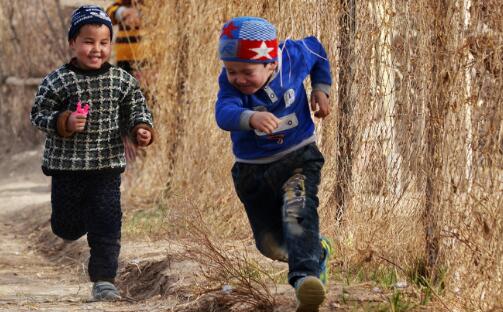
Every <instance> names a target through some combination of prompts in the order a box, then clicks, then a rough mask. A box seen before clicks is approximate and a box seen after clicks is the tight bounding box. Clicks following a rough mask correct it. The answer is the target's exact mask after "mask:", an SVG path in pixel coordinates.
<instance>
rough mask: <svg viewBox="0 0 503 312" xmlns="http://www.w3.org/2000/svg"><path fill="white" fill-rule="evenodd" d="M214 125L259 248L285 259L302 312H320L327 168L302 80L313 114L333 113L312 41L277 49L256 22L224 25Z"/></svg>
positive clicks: (327, 80) (320, 54) (262, 23)
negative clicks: (321, 203) (226, 142)
mask: <svg viewBox="0 0 503 312" xmlns="http://www.w3.org/2000/svg"><path fill="white" fill-rule="evenodd" d="M219 54H220V59H221V60H222V61H223V64H224V68H223V70H222V72H221V74H220V77H219V85H220V90H219V92H218V98H217V102H216V120H217V123H218V125H219V127H220V128H222V129H223V130H227V131H230V134H231V140H232V147H233V152H234V156H235V159H236V162H235V164H234V166H233V168H232V177H233V179H234V186H235V189H236V192H237V195H238V197H239V199H240V200H241V202H242V203H243V204H244V207H245V210H246V213H247V215H248V219H249V221H250V225H251V228H252V231H253V236H254V238H255V242H256V245H257V248H258V249H259V251H260V252H261V253H262V254H264V255H265V256H267V257H269V258H271V259H275V260H281V261H288V265H289V273H288V282H289V283H290V284H291V285H292V286H293V287H294V288H295V293H296V296H297V301H298V308H297V311H318V309H319V306H320V305H321V303H322V302H323V301H324V299H325V287H326V284H327V262H328V259H329V257H330V253H331V246H330V243H329V241H328V240H327V239H326V238H324V237H320V233H319V220H318V213H317V208H318V196H317V193H318V185H319V183H320V171H321V168H322V166H323V163H324V158H323V155H322V154H321V153H320V151H319V150H318V148H317V147H316V143H315V141H316V138H315V134H314V123H313V121H312V118H311V114H310V111H309V103H308V100H307V96H306V91H305V89H304V85H303V82H304V80H305V79H306V77H307V76H310V77H311V83H312V87H313V92H312V94H311V109H312V110H313V111H315V114H314V115H315V116H316V117H318V118H324V117H326V116H328V114H329V112H330V106H329V101H328V92H329V90H330V85H331V83H332V79H331V75H330V65H329V62H328V59H327V56H326V53H325V50H324V48H323V46H322V45H321V43H320V42H319V41H318V40H317V39H316V38H314V37H307V38H304V39H303V40H288V41H286V42H284V43H282V44H280V45H279V47H278V42H277V38H276V29H275V27H274V26H273V25H272V24H271V23H269V22H268V21H266V20H264V19H262V18H257V17H237V18H234V19H231V20H230V21H228V22H227V23H225V25H224V26H223V29H222V32H221V35H220V42H219Z"/></svg>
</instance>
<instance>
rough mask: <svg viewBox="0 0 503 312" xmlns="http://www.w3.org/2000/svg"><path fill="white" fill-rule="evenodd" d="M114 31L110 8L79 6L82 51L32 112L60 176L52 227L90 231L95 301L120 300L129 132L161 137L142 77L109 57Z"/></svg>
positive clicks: (72, 32)
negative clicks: (125, 144) (123, 179)
mask: <svg viewBox="0 0 503 312" xmlns="http://www.w3.org/2000/svg"><path fill="white" fill-rule="evenodd" d="M112 35H113V34H112V23H111V20H110V18H109V17H108V16H107V14H106V13H105V12H104V11H103V9H101V8H99V7H97V6H82V7H80V8H78V9H77V10H75V11H74V12H73V15H72V20H71V26H70V29H69V32H68V42H69V46H70V48H71V50H72V52H73V54H74V57H73V58H72V59H71V60H70V62H69V63H68V64H65V65H63V66H61V67H59V68H58V69H56V70H55V71H53V72H52V73H50V74H49V75H47V76H46V77H45V78H44V79H43V81H42V83H41V85H40V86H39V88H38V92H37V95H36V97H35V103H34V104H33V107H32V110H31V116H30V117H31V122H32V123H33V125H35V126H36V127H38V128H39V129H40V130H42V131H44V132H45V133H46V140H45V149H44V155H43V160H42V170H43V172H44V174H46V175H49V176H52V187H51V203H52V214H51V227H52V231H53V232H54V233H55V234H56V235H58V236H59V237H61V238H63V239H64V240H77V239H78V238H80V237H82V236H83V235H85V234H87V241H88V244H89V247H90V254H91V255H90V258H89V265H88V273H89V277H90V280H91V281H92V282H93V283H94V284H93V289H92V296H93V298H94V299H95V300H117V299H120V295H119V292H118V290H117V288H116V287H115V285H114V278H115V276H116V272H117V266H118V257H119V251H120V237H121V218H122V211H121V204H120V183H121V177H120V175H121V173H122V172H123V171H124V169H125V167H126V159H125V155H124V147H123V143H122V140H121V133H122V132H123V131H126V132H127V133H129V134H130V136H131V138H132V140H133V141H134V142H135V144H137V145H138V146H147V145H149V144H151V143H152V140H153V123H152V115H151V113H150V111H149V110H148V108H147V106H146V102H145V98H144V96H143V94H142V92H141V91H140V88H139V85H138V82H137V81H136V79H135V78H134V77H133V76H131V75H130V74H129V73H127V72H126V71H124V70H122V69H120V68H118V67H114V66H112V65H110V64H109V63H108V62H107V60H108V58H109V56H110V51H111V42H112Z"/></svg>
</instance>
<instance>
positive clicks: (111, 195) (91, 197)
mask: <svg viewBox="0 0 503 312" xmlns="http://www.w3.org/2000/svg"><path fill="white" fill-rule="evenodd" d="M120 184H121V177H120V174H108V173H107V174H75V173H68V174H58V175H55V176H53V177H52V192H51V202H52V214H51V227H52V231H53V232H54V234H56V235H57V236H59V237H61V238H63V239H66V240H77V239H79V238H80V237H82V236H83V235H85V234H87V242H88V244H89V247H90V252H91V257H90V258H89V266H88V273H89V277H90V279H91V281H92V282H96V281H111V282H113V280H114V278H115V276H116V273H117V266H118V258H119V252H120V236H121V224H122V221H121V220H122V211H121V203H120Z"/></svg>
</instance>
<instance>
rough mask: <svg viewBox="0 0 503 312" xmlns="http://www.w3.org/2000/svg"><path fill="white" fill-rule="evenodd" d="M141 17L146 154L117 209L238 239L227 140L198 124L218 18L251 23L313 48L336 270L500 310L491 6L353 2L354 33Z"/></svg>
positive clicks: (301, 19)
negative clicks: (319, 56)
mask: <svg viewBox="0 0 503 312" xmlns="http://www.w3.org/2000/svg"><path fill="white" fill-rule="evenodd" d="M151 5H152V7H148V8H147V9H146V12H145V18H146V23H147V25H148V27H149V28H148V30H147V38H148V39H147V40H145V41H144V47H145V51H146V52H147V54H149V55H150V57H151V60H152V66H151V68H150V70H151V71H152V72H155V73H156V74H153V75H152V76H153V77H155V83H152V84H151V89H152V93H153V94H155V98H156V99H155V108H154V110H155V114H156V123H157V127H158V130H159V140H158V144H156V145H155V146H154V147H153V150H152V151H150V152H149V154H150V155H151V156H152V157H148V158H147V159H146V161H145V163H144V166H143V168H142V171H141V172H139V173H138V174H139V176H138V178H136V181H141V182H142V185H144V186H145V187H144V188H142V189H141V190H138V192H136V193H134V194H133V196H139V197H141V198H145V197H142V194H147V195H148V197H149V198H151V199H155V200H156V202H157V203H159V204H160V205H161V206H162V207H164V208H165V209H167V210H170V211H171V212H172V213H173V214H175V215H176V214H184V213H188V211H187V210H193V209H199V210H200V211H202V212H203V215H204V216H205V217H206V218H207V219H208V221H209V222H210V223H212V225H213V228H214V230H215V231H218V232H220V233H222V234H223V235H233V236H234V237H235V236H236V235H237V236H243V235H244V236H249V235H250V231H249V229H248V226H247V221H246V218H245V215H244V212H243V209H242V208H241V205H240V203H239V202H238V200H237V198H236V196H235V195H234V190H233V185H232V181H231V177H230V168H231V166H232V163H233V157H232V155H231V146H230V140H229V134H228V133H226V132H224V131H222V130H219V129H218V128H217V126H216V124H215V121H214V102H215V98H216V93H217V90H218V86H217V76H218V74H219V72H220V70H221V66H222V65H221V63H220V62H219V60H218V55H217V42H218V38H219V31H220V28H221V26H222V24H223V23H224V22H225V21H226V20H228V19H229V18H231V17H234V16H238V15H253V16H261V17H264V18H267V19H269V20H270V21H271V22H272V23H274V24H275V25H276V26H277V28H278V32H279V36H280V39H286V38H293V39H295V38H302V37H304V36H307V35H311V34H313V35H316V36H318V37H319V38H320V39H321V41H322V42H323V43H324V45H325V46H326V48H327V50H328V51H327V52H328V55H329V58H330V61H331V63H332V73H333V75H334V81H335V82H336V83H335V84H334V85H333V87H332V96H331V100H332V105H333V108H334V110H333V114H332V115H331V116H330V117H329V118H327V119H325V120H323V121H318V122H317V130H318V134H319V136H318V141H319V142H318V143H319V145H320V147H321V149H322V151H323V152H324V154H325V157H326V165H325V168H324V171H323V182H322V185H321V188H320V199H321V206H320V216H321V224H322V230H323V232H324V233H327V234H329V235H331V236H332V237H334V238H335V241H336V243H337V247H338V248H337V249H338V253H337V257H338V258H339V259H340V260H342V261H343V263H345V264H347V265H349V266H351V265H356V266H366V265H367V264H368V265H369V266H374V267H375V266H376V265H377V266H380V265H385V264H389V263H394V264H395V265H396V266H397V267H398V268H400V269H403V271H404V272H401V273H402V274H404V275H405V274H406V273H405V271H408V270H411V268H413V267H415V266H417V265H418V263H421V262H425V263H426V266H427V267H433V268H435V269H436V270H437V271H446V272H447V273H446V283H447V288H446V295H447V297H449V298H453V299H454V300H453V301H451V302H452V304H454V302H457V303H458V304H459V305H460V306H461V307H464V308H469V309H481V310H489V309H491V308H496V307H501V304H502V300H501V296H499V295H498V294H500V293H501V291H502V285H503V283H502V280H501V278H502V276H501V274H502V272H501V270H502V268H503V262H502V258H501V257H502V247H501V246H502V245H501V243H500V242H501V239H502V238H503V237H502V233H503V225H502V224H501V215H502V212H503V204H502V191H503V189H502V182H503V181H502V180H503V178H502V174H503V167H502V166H503V163H502V158H503V157H502V153H503V151H502V148H503V147H502V144H503V138H502V136H503V124H502V115H503V112H502V110H503V109H502V105H501V95H502V79H501V66H502V61H503V60H502V43H503V40H502V37H501V36H502V33H501V31H502V29H501V27H502V26H501V25H502V23H501V14H502V13H503V11H502V5H501V4H500V2H498V1H483V2H481V1H465V2H463V1H433V0H432V1H424V0H423V1H365V2H363V1H356V8H355V17H356V18H355V19H354V24H353V25H354V32H352V31H353V28H352V27H351V24H349V23H350V22H352V21H353V20H352V19H349V22H348V20H346V21H345V22H344V19H343V18H344V14H350V13H348V12H347V11H345V10H344V6H343V4H342V2H341V3H340V2H339V1H307V0H306V1H300V0H299V1H166V2H164V3H163V4H162V5H159V4H158V3H155V4H154V3H151ZM344 31H349V36H347V37H346V38H344V37H343V36H342V35H341V34H343V33H344ZM342 44H344V45H345V46H349V47H351V50H350V51H349V54H346V55H344V54H343V53H341V51H342V49H343V48H344V47H343V46H342ZM341 57H342V58H344V59H341ZM345 65H347V67H345V68H343V67H344V66H345ZM341 73H342V74H341ZM343 84H345V85H343ZM342 85H343V86H344V88H346V90H347V92H346V93H344V94H342V93H341V86H342ZM342 97H344V100H345V101H347V102H346V103H349V106H347V107H346V108H349V110H343V109H341V107H342V103H341V98H342ZM341 125H345V128H341ZM341 130H343V132H344V135H341V134H340V132H341ZM345 144H346V146H349V147H350V149H349V152H347V150H346V151H344V150H343V149H342V146H343V145H345ZM342 154H345V155H342ZM342 156H345V157H342ZM341 160H344V161H346V162H349V163H347V164H345V166H342V167H341V166H340V163H338V161H341ZM348 168H349V169H348ZM344 183H346V184H344ZM134 184H137V183H134ZM340 184H342V185H346V187H344V188H343V194H344V195H343V197H344V201H343V203H342V204H343V207H340V208H338V205H341V201H340V198H337V194H340V193H337V192H336V189H337V185H340ZM338 196H340V195H338ZM189 203H190V204H189ZM194 207H196V208H194ZM489 272H490V273H489ZM457 298H462V299H461V300H459V299H457Z"/></svg>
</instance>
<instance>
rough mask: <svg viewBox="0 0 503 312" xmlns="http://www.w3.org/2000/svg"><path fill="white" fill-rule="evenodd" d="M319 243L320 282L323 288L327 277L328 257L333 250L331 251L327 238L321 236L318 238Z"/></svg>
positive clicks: (326, 282) (326, 283)
mask: <svg viewBox="0 0 503 312" xmlns="http://www.w3.org/2000/svg"><path fill="white" fill-rule="evenodd" d="M320 243H321V256H322V260H321V261H320V280H321V282H322V283H323V286H325V287H327V285H328V276H329V267H328V260H330V256H331V255H332V253H333V252H334V250H333V249H332V244H331V243H330V240H329V239H328V238H326V237H324V236H322V237H321V238H320Z"/></svg>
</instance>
